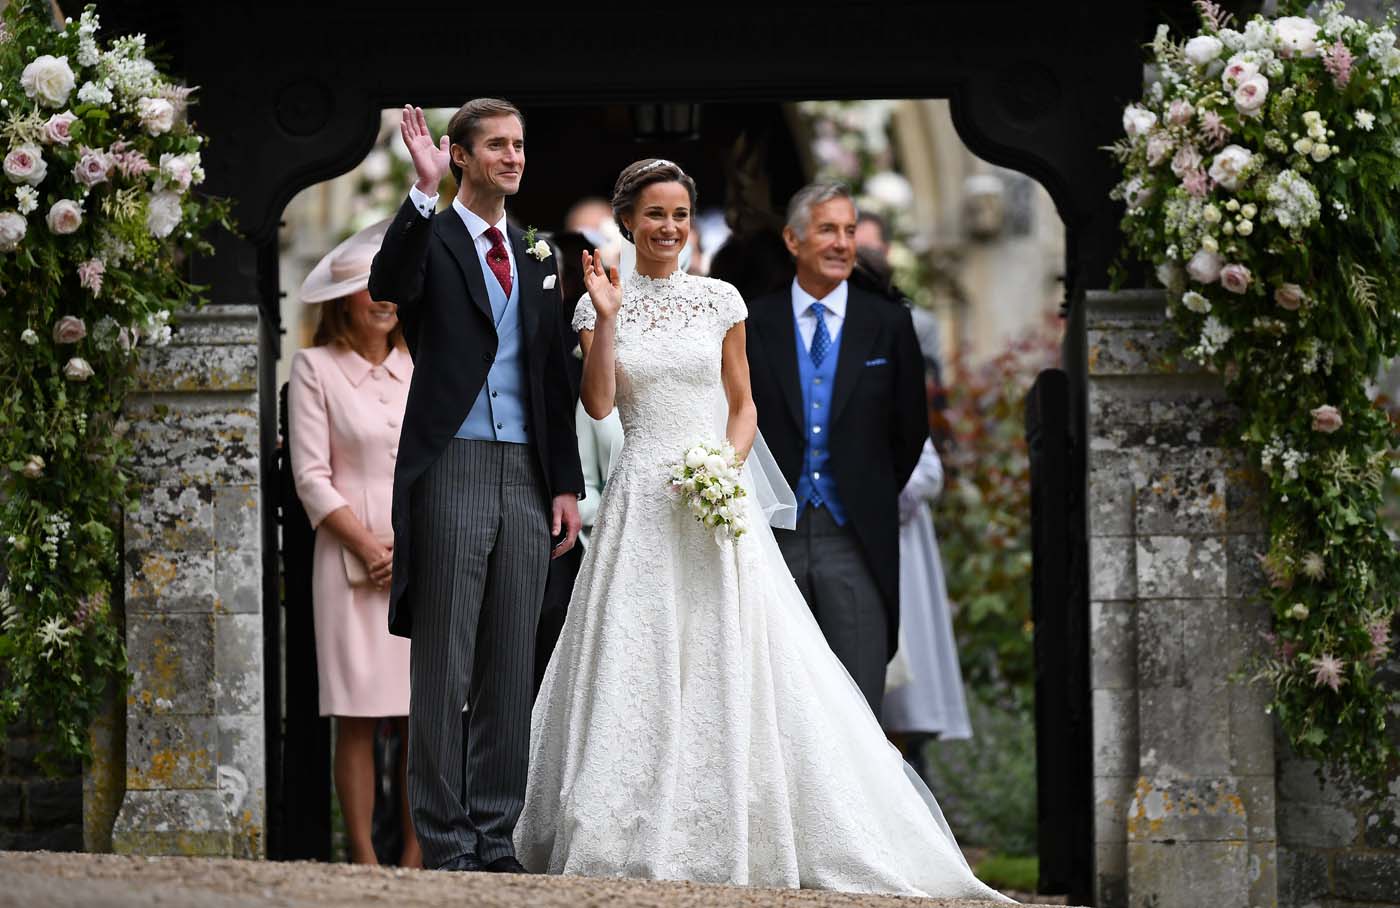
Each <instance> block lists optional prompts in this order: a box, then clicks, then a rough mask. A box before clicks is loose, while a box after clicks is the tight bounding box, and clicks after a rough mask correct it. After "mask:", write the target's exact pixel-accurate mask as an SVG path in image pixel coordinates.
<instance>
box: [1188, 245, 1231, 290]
mask: <svg viewBox="0 0 1400 908" xmlns="http://www.w3.org/2000/svg"><path fill="white" fill-rule="evenodd" d="M1224 265H1225V260H1224V259H1222V258H1221V257H1220V256H1219V255H1217V254H1215V253H1214V252H1208V251H1206V250H1205V249H1202V250H1200V251H1199V252H1197V253H1196V254H1195V255H1193V256H1191V261H1189V262H1187V263H1186V273H1187V274H1188V275H1190V276H1191V280H1193V281H1195V282H1196V283H1198V284H1213V283H1215V282H1216V281H1218V280H1220V269H1221V268H1222V267H1224Z"/></svg>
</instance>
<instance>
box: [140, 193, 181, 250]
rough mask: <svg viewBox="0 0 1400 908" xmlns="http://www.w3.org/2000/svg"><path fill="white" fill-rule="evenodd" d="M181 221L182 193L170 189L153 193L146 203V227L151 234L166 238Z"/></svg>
mask: <svg viewBox="0 0 1400 908" xmlns="http://www.w3.org/2000/svg"><path fill="white" fill-rule="evenodd" d="M179 223H180V195H179V193H176V192H172V191H171V190H169V189H162V190H161V191H160V192H153V193H151V199H150V201H149V202H148V203H147V204H146V229H148V230H150V231H151V236H154V237H159V238H161V239H164V238H165V237H168V236H170V234H171V232H172V231H173V230H174V229H175V225H176V224H179Z"/></svg>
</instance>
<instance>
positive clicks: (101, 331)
mask: <svg viewBox="0 0 1400 908" xmlns="http://www.w3.org/2000/svg"><path fill="white" fill-rule="evenodd" d="M50 16H51V14H50V7H49V4H48V3H47V2H46V0H23V2H14V3H11V4H10V5H9V6H8V7H7V8H6V9H5V11H4V17H3V20H2V21H3V25H0V155H3V156H4V174H3V177H0V583H3V586H0V665H3V677H0V681H3V686H0V736H3V734H4V733H5V730H6V729H7V728H8V727H9V726H10V725H11V724H12V723H14V722H16V721H17V720H24V721H26V722H27V723H28V724H29V725H31V726H33V727H35V728H38V729H41V730H42V731H43V733H44V741H45V752H44V753H43V754H42V755H41V761H42V762H43V763H44V765H46V766H48V767H49V768H50V769H52V768H54V767H55V766H56V765H57V760H58V759H62V758H72V757H84V756H86V755H87V754H88V751H89V742H88V727H89V725H90V724H91V722H92V720H93V718H94V717H95V715H96V714H97V711H98V709H99V708H100V705H101V703H102V701H103V695H104V689H105V688H106V685H107V684H108V683H109V682H112V681H118V682H120V681H121V680H122V679H123V678H124V677H125V654H124V646H123V642H124V641H123V637H124V633H123V628H122V627H121V626H120V623H119V622H118V621H117V620H116V619H115V617H114V614H113V611H112V608H111V602H112V597H113V590H114V587H115V585H116V584H118V583H120V582H121V570H120V560H119V551H118V546H119V540H120V535H119V530H120V526H121V519H122V511H123V508H126V507H131V506H134V505H135V504H136V503H137V501H138V495H139V490H138V489H137V487H136V485H135V483H134V482H133V476H132V474H131V471H130V468H129V463H130V461H131V454H132V446H131V443H130V441H129V440H128V439H127V438H126V434H127V424H126V422H125V421H124V420H123V419H121V410H122V404H123V402H124V400H125V398H126V394H127V391H128V390H129V389H130V388H131V386H132V382H133V380H134V375H135V367H136V362H137V350H138V346H139V345H140V344H148V345H162V344H164V343H167V342H168V341H169V338H170V327H169V325H168V322H169V317H170V310H171V309H173V308H175V307H176V306H185V305H190V304H192V303H197V302H198V301H199V300H198V290H199V288H196V287H194V286H192V285H191V284H189V283H188V281H187V280H186V279H185V277H184V275H183V263H184V261H185V259H186V257H187V256H189V255H191V254H199V253H207V252H209V251H211V250H210V248H209V246H208V244H207V243H206V242H205V241H204V240H203V239H202V236H203V235H204V233H205V231H206V229H207V228H208V227H210V226H211V225H212V224H213V223H215V222H222V223H224V224H225V226H227V221H226V206H225V205H224V203H223V202H221V201H216V200H210V199H206V198H200V197H197V196H196V195H195V194H194V193H193V191H192V187H193V186H194V185H196V184H198V183H199V182H201V181H202V180H203V177H204V174H203V169H202V168H201V166H200V159H199V154H200V150H201V148H202V147H203V144H204V139H203V137H202V136H200V135H199V134H198V133H197V132H195V131H194V130H193V128H192V127H191V126H190V124H189V123H188V122H187V120H186V119H185V109H186V107H187V104H188V99H189V95H190V90H189V89H186V88H182V87H180V86H178V85H177V84H175V83H174V82H172V81H171V80H170V79H169V78H167V77H166V76H165V75H163V74H162V73H161V72H160V71H159V69H158V68H157V67H156V66H155V65H154V64H153V63H151V62H150V60H149V59H148V58H147V56H146V49H145V39H144V37H142V36H140V35H137V36H132V37H123V38H118V39H116V40H115V41H112V42H111V43H110V44H108V45H106V46H103V44H102V43H100V42H99V40H98V37H97V31H98V21H97V15H96V12H95V11H94V8H93V7H88V8H87V9H86V10H85V11H84V12H83V14H82V16H81V18H80V20H79V21H77V22H74V21H73V20H71V19H70V20H68V21H67V22H66V23H64V25H63V26H62V27H61V28H56V27H55V26H54V23H53V20H52V19H51V18H50Z"/></svg>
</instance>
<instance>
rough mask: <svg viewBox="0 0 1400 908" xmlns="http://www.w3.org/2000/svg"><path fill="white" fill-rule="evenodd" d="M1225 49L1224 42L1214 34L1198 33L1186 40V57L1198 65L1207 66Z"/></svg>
mask: <svg viewBox="0 0 1400 908" xmlns="http://www.w3.org/2000/svg"><path fill="white" fill-rule="evenodd" d="M1224 50H1225V45H1224V43H1222V42H1221V40H1220V39H1219V38H1217V37H1215V36H1214V35H1197V36H1196V37H1194V38H1192V39H1191V40H1190V41H1187V42H1186V59H1188V60H1190V61H1191V62H1192V63H1194V64H1195V65H1196V66H1205V65H1206V64H1207V63H1209V62H1210V61H1212V60H1215V59H1217V58H1218V57H1219V56H1220V54H1221V53H1222V52H1224Z"/></svg>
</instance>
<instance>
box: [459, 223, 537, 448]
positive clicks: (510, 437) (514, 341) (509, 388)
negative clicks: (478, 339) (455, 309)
mask: <svg viewBox="0 0 1400 908" xmlns="http://www.w3.org/2000/svg"><path fill="white" fill-rule="evenodd" d="M454 217H455V215H454ZM477 259H479V260H481V274H482V277H484V278H485V279H486V280H485V283H486V293H487V295H488V296H490V297H491V317H492V318H493V319H494V320H495V322H496V337H497V344H496V358H495V360H493V361H492V363H491V371H490V372H487V373H486V384H484V385H482V386H481V393H480V394H478V395H477V396H476V402H475V403H473V404H472V409H471V412H470V413H468V414H467V418H466V421H464V422H463V423H462V428H460V429H458V430H457V437H458V438H469V439H474V440H476V441H510V442H515V443H517V444H525V443H526V442H528V441H529V440H530V436H529V431H530V418H529V415H528V414H529V412H530V411H529V392H528V389H527V387H526V385H525V351H524V350H523V349H522V342H523V341H524V338H523V337H522V336H521V332H520V275H519V274H518V273H517V272H516V271H515V269H514V267H513V266H512V268H511V272H512V273H511V282H510V284H511V289H510V296H509V297H507V296H506V292H505V291H504V290H502V289H501V282H500V281H498V280H496V276H495V275H494V274H492V273H491V269H490V268H488V267H486V262H485V260H484V257H483V256H482V255H481V253H480V251H478V252H477Z"/></svg>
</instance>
